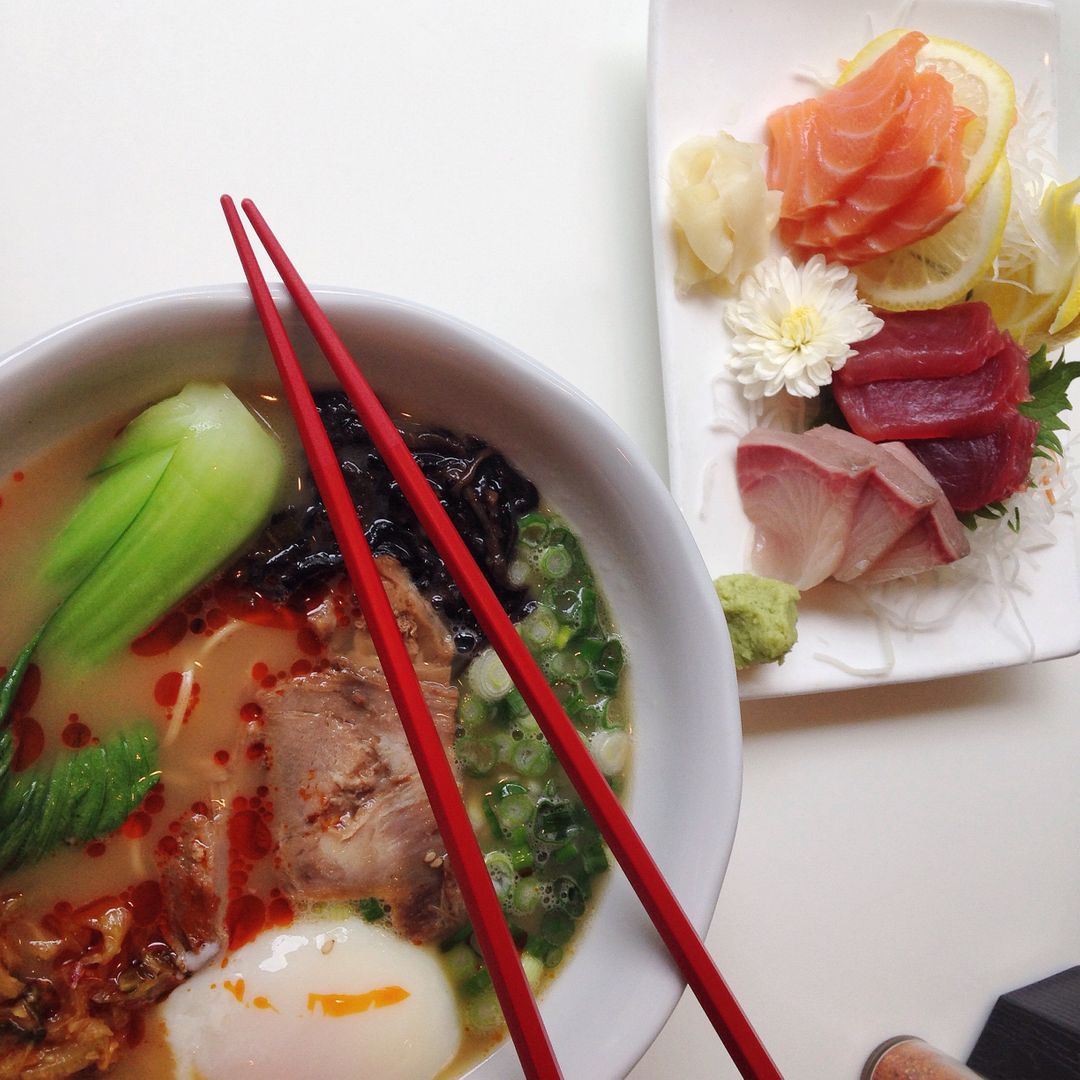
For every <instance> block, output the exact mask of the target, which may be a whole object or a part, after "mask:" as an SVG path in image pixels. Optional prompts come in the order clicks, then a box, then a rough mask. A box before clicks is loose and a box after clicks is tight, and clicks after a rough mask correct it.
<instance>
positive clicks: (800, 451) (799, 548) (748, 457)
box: [735, 428, 873, 590]
mask: <svg viewBox="0 0 1080 1080" xmlns="http://www.w3.org/2000/svg"><path fill="white" fill-rule="evenodd" d="M872 472H873V465H872V464H871V463H870V462H869V460H868V459H867V458H866V457H865V456H864V455H863V456H856V455H852V454H851V453H849V452H848V451H847V450H843V449H838V448H837V447H836V446H833V445H831V444H830V443H829V442H827V441H826V440H824V439H820V438H817V439H812V438H809V437H808V436H806V435H793V434H791V433H790V432H785V431H770V430H768V429H765V428H755V429H754V430H753V431H751V432H750V433H749V434H748V435H746V436H744V437H743V439H742V440H741V441H740V442H739V449H738V452H737V454H736V456H735V473H736V477H737V479H738V483H739V493H740V495H741V496H742V503H743V509H744V510H745V511H746V516H747V517H748V518H749V519H750V520H751V521H752V522H753V524H754V526H755V534H754V554H753V564H754V569H755V571H756V572H757V573H759V574H764V575H766V576H767V577H774V578H779V579H780V580H781V581H787V582H789V583H790V584H792V585H794V586H795V587H796V588H797V589H800V590H805V589H809V588H812V587H813V586H814V585H817V584H819V583H820V582H822V581H824V580H825V579H826V578H827V577H829V576H830V575H831V574H832V573H833V571H834V570H835V569H836V567H837V566H838V565H839V563H840V559H841V558H842V557H843V554H844V546H845V544H846V543H847V538H848V535H849V533H850V532H851V525H852V521H853V519H854V514H855V507H856V505H857V503H858V501H859V495H860V493H861V491H862V488H863V485H864V484H865V483H866V480H867V478H868V477H869V476H870V474H871V473H872Z"/></svg>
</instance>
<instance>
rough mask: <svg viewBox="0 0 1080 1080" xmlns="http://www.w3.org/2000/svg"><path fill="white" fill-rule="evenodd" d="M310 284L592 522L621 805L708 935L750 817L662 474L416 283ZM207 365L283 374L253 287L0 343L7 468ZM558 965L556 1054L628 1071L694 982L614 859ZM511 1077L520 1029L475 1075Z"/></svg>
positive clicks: (715, 641) (383, 368)
mask: <svg viewBox="0 0 1080 1080" xmlns="http://www.w3.org/2000/svg"><path fill="white" fill-rule="evenodd" d="M276 295H277V299H278V301H279V305H280V307H281V309H282V311H283V313H285V316H286V323H287V325H288V327H289V330H290V333H291V334H292V336H293V340H294V344H295V345H296V347H297V351H298V352H299V353H300V354H301V356H302V358H303V360H304V363H305V367H306V368H307V371H308V374H309V376H310V377H311V378H312V380H313V382H315V383H321V384H323V385H326V384H328V383H329V376H328V369H327V367H326V365H325V361H323V359H322V358H321V356H319V355H318V353H317V352H316V350H315V349H314V346H313V345H312V343H311V341H310V338H309V336H308V334H307V332H306V330H305V329H303V327H302V324H301V323H300V320H299V318H298V316H297V315H296V314H295V312H294V311H293V309H292V308H291V306H290V305H289V304H288V301H287V299H286V298H285V297H284V294H283V292H278V293H276ZM317 296H318V299H319V301H320V303H321V304H322V305H323V307H324V308H325V310H326V312H327V314H328V315H329V316H330V318H331V320H332V321H333V322H334V324H335V326H336V327H337V329H338V331H339V333H340V334H341V336H342V337H343V338H344V340H345V342H346V344H347V345H348V346H349V347H350V349H351V351H352V353H353V355H354V357H356V359H357V360H358V362H359V363H360V364H361V365H362V367H363V369H364V371H365V373H366V375H367V376H368V378H369V379H370V381H371V382H372V384H373V385H374V387H375V390H376V391H377V392H378V393H379V394H380V396H381V397H382V398H383V400H384V401H385V402H387V403H388V404H390V405H392V406H397V407H398V408H407V409H408V410H409V411H410V412H411V413H414V414H416V415H418V416H420V417H422V418H425V419H429V420H433V421H436V422H438V423H440V424H444V425H446V426H447V427H450V428H453V429H456V430H458V431H461V432H471V433H475V434H477V435H480V436H481V437H483V438H484V439H486V440H488V441H489V442H491V443H492V444H493V445H494V446H496V447H497V448H498V449H499V450H501V451H502V452H503V453H505V455H506V456H507V457H508V458H509V459H510V461H512V462H513V463H514V464H515V465H516V466H517V467H518V468H519V469H521V471H522V472H524V473H525V474H526V475H527V476H529V477H530V478H531V479H532V480H533V481H535V483H536V484H537V486H538V488H539V489H540V491H541V493H542V494H543V496H544V497H545V498H546V499H547V500H549V501H550V502H551V503H552V504H553V505H554V506H555V507H556V508H557V509H559V510H560V511H561V512H562V513H563V514H564V515H565V517H566V518H567V519H568V521H569V522H570V524H571V526H572V527H573V528H574V529H575V530H576V531H577V532H578V533H579V535H580V536H581V538H582V540H583V542H584V544H585V548H586V551H587V554H588V557H589V560H590V562H591V563H592V565H593V567H594V569H595V571H596V573H597V576H598V579H599V581H600V582H601V585H602V588H603V590H604V592H605V594H606V596H607V599H608V601H609V603H610V607H611V609H612V612H613V615H614V618H615V622H616V624H617V626H618V628H619V631H620V634H621V635H622V637H623V640H624V642H625V645H626V650H627V654H628V658H629V668H628V671H629V679H630V688H631V693H632V720H633V724H634V731H635V750H634V757H633V765H632V773H633V775H632V780H631V783H630V785H629V795H628V800H627V806H628V810H629V813H630V816H631V818H632V820H633V822H634V824H635V825H636V827H637V828H638V830H639V831H640V833H641V835H642V837H643V839H644V840H645V843H646V844H647V845H648V846H649V848H650V849H651V851H652V853H653V855H654V857H655V858H656V860H657V862H658V863H659V865H660V868H661V870H662V871H663V872H664V874H665V875H666V876H667V879H668V881H669V882H670V883H671V886H672V888H673V889H674V891H675V894H676V896H677V897H678V898H679V900H680V902H681V903H682V905H683V907H684V909H685V910H686V912H687V915H688V916H689V918H690V920H691V922H692V923H693V924H694V926H695V927H696V928H697V929H698V931H699V932H700V933H702V934H704V932H705V931H706V929H707V928H708V924H709V920H710V918H711V916H712V913H713V910H714V908H715V905H716V899H717V896H718V894H719V891H720V884H721V882H722V880H723V876H724V871H725V869H726V867H727V863H728V858H729V855H730V852H731V845H732V841H733V838H734V834H735V823H736V819H737V816H738V807H739V789H740V777H741V736H740V726H739V703H738V694H737V688H736V682H735V672H734V667H733V663H732V659H731V650H730V645H729V642H728V637H727V628H726V626H725V624H724V619H723V616H722V613H721V610H720V607H719V604H718V603H717V601H716V597H715V594H714V593H713V590H712V587H711V583H710V581H709V578H708V575H707V572H706V569H705V565H704V563H703V561H702V558H701V556H700V554H699V553H698V550H697V548H696V547H695V545H694V542H693V540H692V539H691V537H690V533H689V532H688V530H687V528H686V525H685V524H684V522H683V520H682V518H681V516H680V514H679V511H678V510H677V509H676V507H675V504H674V503H673V502H672V500H671V498H670V497H669V495H668V492H667V490H666V489H665V487H664V486H663V484H662V483H661V482H660V480H659V478H658V477H657V476H656V474H655V472H654V471H653V470H652V468H651V467H650V466H649V465H648V464H647V463H646V461H645V460H644V459H643V458H642V456H641V455H640V453H639V452H638V451H637V450H636V448H635V447H634V446H633V444H632V443H631V442H630V440H629V439H628V438H627V437H626V435H625V434H624V433H623V432H622V431H620V430H619V429H618V428H617V427H616V426H615V424H613V423H612V421H611V420H609V419H608V417H607V416H605V415H604V413H602V412H601V411H600V410H599V409H598V408H597V407H596V406H595V405H593V404H592V403H591V402H590V401H589V400H588V399H586V398H585V397H584V396H582V394H580V393H579V392H578V391H577V390H576V389H574V387H572V386H571V385H569V384H568V383H566V382H565V381H563V380H562V379H561V378H559V377H558V376H556V375H554V374H552V373H551V372H549V371H547V370H545V369H544V368H542V367H540V366H539V365H538V364H536V363H535V362H533V361H531V360H530V359H528V357H526V356H524V355H523V354H522V353H520V352H518V351H517V350H515V349H513V348H511V347H510V346H509V345H506V344H505V343H503V342H501V341H498V340H497V339H495V338H493V337H491V336H489V335H488V334H485V333H483V332H481V331H479V330H476V329H474V328H472V327H469V326H467V325H465V324H463V323H461V322H458V321H456V320H454V319H451V318H449V317H447V316H445V315H442V314H439V313H437V312H435V311H432V310H430V309H427V308H424V307H421V306H419V305H417V304H413V303H410V302H408V301H405V300H399V299H395V298H392V297H387V296H381V295H378V294H375V293H369V292H358V291H351V290H344V289H320V290H317ZM197 378H202V379H207V378H213V379H222V380H224V381H226V382H233V383H236V384H243V383H251V382H254V381H261V382H270V383H272V382H276V375H275V373H274V371H273V366H272V362H271V360H270V356H269V351H268V349H267V347H266V345H265V343H264V340H263V335H262V330H261V329H260V326H259V323H258V321H257V319H256V317H255V314H254V309H253V307H252V303H251V300H250V298H249V296H248V293H247V290H246V289H245V288H243V287H241V286H226V287H214V288H205V289H192V290H184V291H178V292H172V293H166V294H162V295H159V296H151V297H147V298H144V299H140V300H133V301H131V302H129V303H125V304H120V305H118V306H116V307H112V308H108V309H107V310H104V311H101V312H98V313H96V314H93V315H89V316H86V317H85V318H82V319H78V320H76V321H75V322H72V323H69V324H68V325H66V326H63V327H61V328H60V329H58V330H55V331H53V332H51V333H49V334H46V335H44V336H43V337H41V338H39V339H38V340H36V341H33V342H31V343H30V344H28V345H25V346H23V347H22V348H20V349H17V350H15V351H14V352H12V353H10V354H9V355H7V356H6V357H4V358H3V359H2V360H0V432H2V433H3V434H2V440H0V473H6V472H10V471H11V470H12V469H14V468H17V467H18V466H19V465H20V464H23V463H25V461H26V460H27V459H28V458H30V457H31V456H32V455H33V454H35V453H36V452H37V451H39V450H41V449H43V448H45V447H46V446H48V445H49V444H50V443H52V442H53V441H55V440H56V439H57V438H59V437H60V436H62V435H65V434H67V433H69V432H71V431H73V430H75V429H78V428H79V427H81V426H83V425H86V424H89V423H91V422H93V421H96V420H99V419H101V418H103V417H106V416H109V415H117V414H121V413H124V412H129V413H131V412H134V411H136V410H137V409H139V408H140V407H142V406H144V405H145V404H147V403H148V402H151V401H154V400H157V399H159V398H161V397H164V396H166V395H168V394H171V393H174V392H175V391H176V390H178V389H179V388H180V386H182V385H183V384H184V383H185V382H186V381H188V380H190V379H197ZM90 464H91V463H90V462H87V466H88V467H89V466H90ZM563 968H564V970H561V971H560V972H559V975H558V978H556V979H555V981H554V982H553V983H552V985H551V986H550V988H549V989H548V990H547V992H546V993H545V995H544V997H543V1002H542V1012H543V1016H544V1020H545V1022H546V1024H547V1026H548V1030H549V1032H550V1034H551V1038H552V1043H553V1045H554V1047H555V1052H556V1054H557V1056H558V1058H559V1061H560V1064H561V1065H562V1068H563V1070H564V1071H565V1073H566V1075H568V1076H574V1077H579V1076H587V1077H590V1078H592V1077H595V1078H604V1077H613V1078H614V1077H622V1076H625V1074H626V1073H627V1072H629V1070H630V1069H631V1068H632V1067H633V1065H634V1063H635V1062H636V1061H637V1060H638V1058H640V1057H641V1055H642V1054H643V1053H644V1052H645V1050H646V1049H647V1048H648V1046H649V1044H650V1043H651V1042H652V1040H653V1039H654V1038H655V1037H656V1035H657V1034H658V1033H659V1031H660V1029H661V1027H662V1026H663V1025H664V1023H665V1021H666V1020H667V1017H668V1016H669V1015H670V1013H671V1011H672V1009H673V1008H674V1007H675V1004H676V1002H677V1000H678V998H679V995H680V993H681V991H682V988H683V982H682V980H681V978H680V977H679V975H678V974H677V972H676V971H675V969H674V967H673V965H672V963H671V961H670V960H669V958H668V956H667V954H666V952H665V951H664V949H663V947H662V945H661V943H660V941H659V938H658V937H657V936H656V934H655V931H654V930H653V928H652V926H651V924H650V923H649V921H648V919H647V917H646V916H645V914H644V913H643V911H642V909H641V907H640V905H639V903H638V901H637V899H636V897H635V896H634V894H633V891H632V890H631V889H630V887H629V886H628V884H627V883H626V881H625V879H624V878H623V876H622V874H621V873H620V872H619V871H618V870H617V869H613V870H612V872H611V874H610V882H609V884H608V886H607V887H606V888H605V889H604V890H603V892H602V894H601V899H600V902H599V904H598V905H597V906H596V908H595V910H594V911H593V912H592V913H591V915H590V918H589V919H588V921H587V925H586V926H585V927H584V930H583V933H582V936H581V939H580V941H579V942H578V943H577V944H576V946H575V949H574V951H573V954H572V956H571V957H570V958H569V959H568V960H567V961H565V962H564V965H563ZM616 1017H617V1022H616V1021H615V1018H616ZM721 1053H722V1050H721V1048H720V1044H719V1042H718V1043H717V1054H718V1055H719V1054H721ZM514 1075H519V1070H518V1065H517V1062H516V1059H515V1057H514V1050H513V1047H512V1046H511V1045H509V1044H508V1043H504V1044H503V1045H502V1046H501V1047H500V1048H499V1049H498V1050H497V1051H496V1053H495V1054H494V1055H492V1056H491V1057H489V1058H488V1059H487V1060H485V1061H484V1062H482V1063H481V1064H480V1065H478V1066H477V1067H476V1068H475V1069H474V1070H473V1071H472V1072H470V1073H469V1076H470V1077H472V1078H475V1080H495V1078H500V1080H501V1078H505V1077H508V1076H514Z"/></svg>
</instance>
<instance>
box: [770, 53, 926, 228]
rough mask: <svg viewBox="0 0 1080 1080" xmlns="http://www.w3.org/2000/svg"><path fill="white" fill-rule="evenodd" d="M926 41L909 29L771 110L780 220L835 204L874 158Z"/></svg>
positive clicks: (903, 102)
mask: <svg viewBox="0 0 1080 1080" xmlns="http://www.w3.org/2000/svg"><path fill="white" fill-rule="evenodd" d="M927 40H928V39H927V38H926V36H925V35H923V34H920V33H918V32H916V31H913V32H912V33H910V34H907V35H905V36H904V37H903V38H901V39H900V41H898V42H897V43H896V45H894V46H893V47H892V48H891V49H889V50H888V52H886V53H883V54H882V55H881V56H880V57H879V58H878V59H877V60H876V61H875V62H874V63H873V64H872V65H871V66H870V67H869V68H867V69H866V71H864V72H861V73H860V74H859V75H856V76H855V78H853V79H852V80H851V81H850V82H848V83H845V84H844V85H843V86H840V87H835V88H833V89H832V90H829V91H828V92H827V93H826V94H824V95H823V96H822V97H820V98H814V99H810V100H807V101H802V102H798V103H796V104H795V105H789V106H786V107H784V108H782V109H778V110H777V111H776V112H774V113H772V114H771V115H770V116H769V118H768V119H767V121H766V125H767V127H768V130H769V135H770V137H771V140H772V152H771V154H770V155H769V174H768V182H769V186H770V187H771V188H775V189H778V190H780V191H782V192H783V202H782V203H781V207H780V216H781V218H782V219H785V218H790V219H795V220H798V219H799V218H802V217H805V216H807V215H808V214H812V213H813V211H815V210H816V209H818V208H820V207H829V206H836V205H837V204H838V202H839V200H840V197H841V196H842V195H844V194H845V192H847V191H848V190H850V189H851V188H852V187H854V186H855V184H856V183H857V182H858V181H859V180H860V179H861V178H862V176H863V175H864V174H865V173H866V172H867V170H869V169H870V168H871V167H872V166H873V165H874V164H875V163H876V162H877V161H878V160H879V159H880V157H881V154H882V151H883V149H884V148H885V147H887V146H888V145H890V144H891V143H892V142H893V141H894V139H895V138H896V135H897V132H898V130H899V128H900V127H901V126H902V124H903V121H904V116H905V113H906V111H907V108H908V105H909V104H910V101H911V82H912V78H913V77H914V74H915V54H916V53H917V52H918V51H919V49H921V48H922V47H923V45H925V44H926V42H927Z"/></svg>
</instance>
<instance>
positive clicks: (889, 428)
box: [833, 338, 1028, 442]
mask: <svg viewBox="0 0 1080 1080" xmlns="http://www.w3.org/2000/svg"><path fill="white" fill-rule="evenodd" d="M833 394H834V396H835V398H836V403H837V405H839V406H840V411H841V412H842V413H843V414H844V419H845V420H847V422H848V423H849V424H850V425H851V430H852V431H854V432H855V433H856V434H857V435H861V436H862V437H863V438H864V439H870V440H871V441H872V442H883V441H884V440H886V439H946V438H949V439H952V438H973V437H975V436H978V435H988V434H990V432H992V431H996V430H997V429H998V428H1000V427H1001V426H1002V425H1003V424H1004V423H1005V422H1006V420H1008V418H1009V417H1010V415H1011V414H1012V413H1013V412H1015V406H1016V404H1017V403H1018V402H1020V401H1023V400H1024V399H1025V398H1026V397H1027V396H1028V359H1027V356H1026V354H1025V353H1024V351H1023V349H1021V348H1020V347H1019V346H1018V345H1016V343H1015V342H1013V340H1012V339H1011V338H1009V339H1007V340H1006V342H1005V345H1004V347H1003V348H1002V349H1001V350H1000V351H999V352H998V353H997V354H996V355H994V356H992V357H990V359H989V360H987V361H986V362H985V363H984V364H983V365H982V366H981V367H978V368H976V369H975V370H974V371H971V372H968V374H966V375H953V376H951V377H949V378H944V379H888V380H884V381H882V382H870V383H864V384H863V385H861V386H852V385H849V384H844V383H840V382H837V383H836V384H835V385H834V387H833Z"/></svg>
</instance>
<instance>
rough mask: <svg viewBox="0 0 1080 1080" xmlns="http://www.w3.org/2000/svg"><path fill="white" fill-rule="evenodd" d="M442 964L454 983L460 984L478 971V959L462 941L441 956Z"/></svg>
mask: <svg viewBox="0 0 1080 1080" xmlns="http://www.w3.org/2000/svg"><path fill="white" fill-rule="evenodd" d="M443 963H444V964H445V965H446V970H447V973H448V974H449V975H450V977H451V978H452V979H453V980H454V982H462V981H463V980H465V979H467V978H469V976H470V975H475V974H476V973H477V972H478V971H479V970H480V957H479V956H477V955H476V953H474V952H473V951H472V948H471V947H470V946H469V945H467V944H466V943H465V942H464V941H462V942H461V943H460V944H458V945H455V946H454V947H453V948H452V949H447V951H446V952H445V953H444V954H443Z"/></svg>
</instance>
